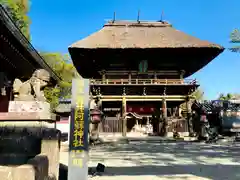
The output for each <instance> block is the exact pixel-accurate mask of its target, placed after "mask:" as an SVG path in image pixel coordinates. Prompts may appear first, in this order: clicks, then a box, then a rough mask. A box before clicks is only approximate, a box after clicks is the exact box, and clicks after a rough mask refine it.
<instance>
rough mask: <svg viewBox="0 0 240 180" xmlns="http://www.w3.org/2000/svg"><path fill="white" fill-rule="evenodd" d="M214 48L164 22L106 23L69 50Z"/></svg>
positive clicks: (208, 43)
mask: <svg viewBox="0 0 240 180" xmlns="http://www.w3.org/2000/svg"><path fill="white" fill-rule="evenodd" d="M183 47H186V48H187V47H197V48H201V47H216V48H222V47H221V46H219V45H216V44H213V43H210V42H208V41H202V40H200V39H198V38H195V37H193V36H190V35H187V34H185V33H183V32H181V31H179V30H176V29H175V28H173V27H172V25H171V24H169V23H167V22H139V23H138V22H129V21H114V22H112V21H111V22H108V23H107V24H105V25H104V27H103V28H102V29H101V30H100V31H98V32H96V33H93V34H91V35H90V36H88V37H86V38H84V39H82V40H80V41H77V42H76V43H74V44H72V45H71V46H70V48H84V49H85V48H86V49H96V48H112V49H119V48H120V49H122V48H183Z"/></svg>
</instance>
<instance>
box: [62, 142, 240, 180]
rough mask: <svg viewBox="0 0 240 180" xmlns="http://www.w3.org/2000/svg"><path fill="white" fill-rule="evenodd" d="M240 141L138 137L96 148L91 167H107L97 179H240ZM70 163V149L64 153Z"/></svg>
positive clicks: (63, 158)
mask: <svg viewBox="0 0 240 180" xmlns="http://www.w3.org/2000/svg"><path fill="white" fill-rule="evenodd" d="M239 152H240V143H232V142H221V143H218V144H205V143H192V142H164V143H163V142H162V143H159V142H158V141H144V140H136V141H130V143H129V144H118V145H117V144H115V145H102V146H96V147H93V148H92V149H91V151H90V153H89V155H90V162H89V167H96V165H97V163H98V162H100V163H103V164H104V165H105V166H106V170H105V171H106V172H105V173H104V174H103V175H102V176H95V177H91V178H90V179H93V180H95V179H96V180H118V179H124V178H125V180H127V179H131V180H135V179H136V180H157V179H162V180H166V179H169V180H170V179H171V180H174V179H178V180H181V179H187V180H200V179H201V180H210V179H213V180H235V179H236V180H239V179H240V153H239ZM61 163H63V164H67V152H61Z"/></svg>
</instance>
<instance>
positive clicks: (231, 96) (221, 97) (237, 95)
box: [218, 93, 240, 100]
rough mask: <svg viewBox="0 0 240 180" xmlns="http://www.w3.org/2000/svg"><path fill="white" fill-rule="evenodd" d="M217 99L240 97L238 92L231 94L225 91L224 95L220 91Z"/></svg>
mask: <svg viewBox="0 0 240 180" xmlns="http://www.w3.org/2000/svg"><path fill="white" fill-rule="evenodd" d="M218 99H219V100H233V99H240V94H237V93H235V94H231V93H227V94H226V95H224V94H223V93H221V94H220V95H219V97H218Z"/></svg>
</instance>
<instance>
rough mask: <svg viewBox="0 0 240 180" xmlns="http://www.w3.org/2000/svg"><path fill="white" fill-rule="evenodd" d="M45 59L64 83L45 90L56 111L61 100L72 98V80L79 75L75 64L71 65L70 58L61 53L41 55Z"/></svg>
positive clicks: (43, 53)
mask: <svg viewBox="0 0 240 180" xmlns="http://www.w3.org/2000/svg"><path fill="white" fill-rule="evenodd" d="M40 54H41V56H42V57H43V59H44V60H45V61H46V63H48V65H49V66H50V67H51V68H52V69H53V71H54V72H55V73H56V74H57V75H58V76H59V77H61V79H62V81H61V82H58V85H57V86H56V87H48V88H45V90H44V91H45V96H46V98H47V100H48V102H50V103H51V107H52V108H53V109H54V108H55V107H56V106H57V105H58V102H59V99H68V98H70V97H71V87H72V78H73V77H74V76H75V75H77V71H76V69H75V67H74V66H73V64H71V63H69V56H68V55H62V54H61V53H46V52H42V53H40Z"/></svg>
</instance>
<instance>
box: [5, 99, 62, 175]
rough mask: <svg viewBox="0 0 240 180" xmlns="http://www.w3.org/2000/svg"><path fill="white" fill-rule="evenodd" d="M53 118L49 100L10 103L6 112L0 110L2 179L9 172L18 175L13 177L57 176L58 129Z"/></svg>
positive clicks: (59, 133)
mask: <svg viewBox="0 0 240 180" xmlns="http://www.w3.org/2000/svg"><path fill="white" fill-rule="evenodd" d="M55 121H56V116H55V117H54V116H53V115H52V114H51V112H50V105H49V104H48V103H45V102H34V101H12V102H10V103H9V112H7V113H0V149H1V152H0V177H2V178H1V180H7V179H8V178H4V177H5V174H6V173H11V172H14V174H16V173H17V174H19V175H18V176H16V177H15V175H14V176H11V179H12V180H25V179H26V180H27V179H36V177H37V179H39V180H41V179H54V180H57V179H58V176H59V151H60V138H61V132H60V131H59V130H57V129H55V128H54V123H55ZM15 172H16V173H15ZM27 174H28V175H27ZM25 175H27V176H25Z"/></svg>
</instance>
